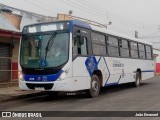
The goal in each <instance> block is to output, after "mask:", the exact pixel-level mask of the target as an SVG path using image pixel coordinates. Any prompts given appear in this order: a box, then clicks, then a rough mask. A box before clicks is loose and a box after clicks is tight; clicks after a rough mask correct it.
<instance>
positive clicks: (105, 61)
mask: <svg viewBox="0 0 160 120" xmlns="http://www.w3.org/2000/svg"><path fill="white" fill-rule="evenodd" d="M103 59H104V62H105V64H106V67H107V70H108V73H109V75H108V78H107V81H106V83H105V85H107V82H108V80H109V78H110V71H109V68H108V65H107V62H106V60H105V58H104V57H103Z"/></svg>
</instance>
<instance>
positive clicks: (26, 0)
mask: <svg viewBox="0 0 160 120" xmlns="http://www.w3.org/2000/svg"><path fill="white" fill-rule="evenodd" d="M24 1H25V2H28V3H30V4H32V5H35V6H37V7H39V8H41V9H43V10H45V11H48V12H51V13H55V12H53V11H51V10H48V9H46V8H44V7H41V6H40V5H37V4H35V3H33V2H30V1H28V0H24ZM56 14H57V13H56Z"/></svg>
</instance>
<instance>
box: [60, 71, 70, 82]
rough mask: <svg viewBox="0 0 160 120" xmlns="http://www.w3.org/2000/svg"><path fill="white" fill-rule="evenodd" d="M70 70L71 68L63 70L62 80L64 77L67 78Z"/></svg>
mask: <svg viewBox="0 0 160 120" xmlns="http://www.w3.org/2000/svg"><path fill="white" fill-rule="evenodd" d="M68 72H69V69H67V70H65V71H63V72H62V73H61V75H60V77H59V78H60V79H61V80H62V79H65V78H66V76H67V74H68Z"/></svg>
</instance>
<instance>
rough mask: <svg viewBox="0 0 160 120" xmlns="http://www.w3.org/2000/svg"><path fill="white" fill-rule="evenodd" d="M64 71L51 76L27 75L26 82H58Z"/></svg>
mask: <svg viewBox="0 0 160 120" xmlns="http://www.w3.org/2000/svg"><path fill="white" fill-rule="evenodd" d="M62 72H63V70H60V71H59V72H58V73H57V74H50V75H25V74H24V79H25V81H30V82H31V81H32V82H49V81H56V80H57V79H58V78H59V77H60V75H61V73H62Z"/></svg>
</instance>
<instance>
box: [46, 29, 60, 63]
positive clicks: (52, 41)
mask: <svg viewBox="0 0 160 120" xmlns="http://www.w3.org/2000/svg"><path fill="white" fill-rule="evenodd" d="M56 34H57V32H54V33H53V34H52V36H51V37H50V38H49V40H48V43H47V46H46V48H45V51H46V52H45V60H46V57H47V53H48V51H50V49H51V48H52V45H53V43H54V40H55V36H56Z"/></svg>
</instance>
